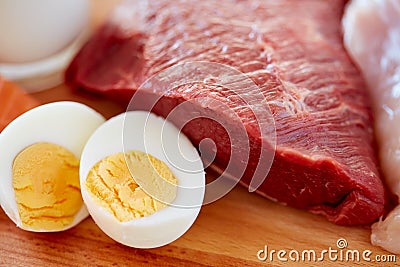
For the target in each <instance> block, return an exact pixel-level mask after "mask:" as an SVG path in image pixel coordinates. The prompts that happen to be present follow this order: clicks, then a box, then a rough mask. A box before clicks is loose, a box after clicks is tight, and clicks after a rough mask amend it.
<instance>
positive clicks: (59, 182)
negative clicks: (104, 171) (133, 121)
mask: <svg viewBox="0 0 400 267" xmlns="http://www.w3.org/2000/svg"><path fill="white" fill-rule="evenodd" d="M104 121H105V119H104V118H103V116H101V115H100V114H99V113H97V112H96V111H94V110H93V109H91V108H89V107H87V106H85V105H83V104H79V103H75V102H55V103H51V104H46V105H42V106H40V107H37V108H34V109H32V110H30V111H28V112H26V113H24V114H23V115H21V116H20V117H18V118H17V119H15V120H14V121H13V122H11V123H10V124H9V125H8V126H7V127H6V128H5V129H4V130H3V131H2V132H1V134H0V184H1V186H0V204H1V206H2V208H3V210H4V211H5V213H6V214H7V215H8V217H10V219H11V220H12V221H13V222H14V223H15V224H16V225H17V226H18V227H20V228H22V229H25V230H29V231H35V232H53V231H61V230H66V229H69V228H71V227H73V226H75V225H76V224H78V223H79V222H80V221H82V220H83V219H84V218H86V217H87V216H88V211H87V209H86V207H85V205H84V204H83V201H80V200H79V198H81V195H80V190H79V160H80V157H81V153H82V150H83V147H84V146H85V144H86V141H87V140H88V138H89V137H90V135H91V134H92V133H93V132H94V131H95V130H96V129H97V128H98V127H99V126H100V125H101V124H102V123H103V122H104ZM74 169H77V174H75V173H74ZM74 175H75V176H76V177H77V181H78V182H77V184H75V182H74V181H70V182H69V183H68V181H65V179H64V178H65V177H67V176H68V177H69V176H71V177H72V178H71V179H72V180H73V179H74V177H73V176H74ZM53 176H54V177H55V176H57V177H59V178H57V177H56V178H54V177H53ZM64 176H65V177H64ZM53 178H54V179H55V180H52V179H53ZM72 194H73V195H74V196H75V197H74V198H73V197H72ZM68 209H70V210H71V209H75V210H76V212H75V211H74V212H73V213H74V214H68V212H69V211H68ZM66 213H67V214H68V216H66V215H65V214H66ZM63 217H70V220H69V221H68V220H67V221H65V220H64V221H61V219H63Z"/></svg>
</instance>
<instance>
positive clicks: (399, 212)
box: [343, 0, 400, 253]
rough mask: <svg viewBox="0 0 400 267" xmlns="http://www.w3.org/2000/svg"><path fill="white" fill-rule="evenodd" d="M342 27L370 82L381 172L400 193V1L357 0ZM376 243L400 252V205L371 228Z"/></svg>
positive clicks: (350, 7) (347, 10) (397, 192)
mask: <svg viewBox="0 0 400 267" xmlns="http://www.w3.org/2000/svg"><path fill="white" fill-rule="evenodd" d="M343 29H344V43H345V46H346V48H347V50H348V51H349V53H350V54H351V56H352V57H353V59H354V61H355V62H356V63H357V65H358V66H359V68H360V69H361V71H362V73H363V75H364V78H365V80H366V81H367V83H368V88H369V93H370V95H371V98H372V105H373V110H374V114H375V129H376V135H377V141H378V143H379V159H380V163H381V167H382V172H383V174H384V177H385V178H386V181H387V184H388V186H389V187H390V189H391V190H392V191H393V193H394V194H396V195H397V196H400V1H398V0H369V1H365V0H353V1H352V2H350V3H349V4H348V6H347V8H346V12H345V15H344V17H343ZM371 242H372V243H373V244H374V245H378V246H381V247H383V248H385V249H387V250H388V251H391V252H393V253H400V206H397V207H396V208H395V209H394V210H393V211H392V212H391V213H390V214H389V215H388V216H386V218H385V219H384V220H383V221H382V220H380V221H379V222H377V223H375V224H374V225H373V226H372V234H371Z"/></svg>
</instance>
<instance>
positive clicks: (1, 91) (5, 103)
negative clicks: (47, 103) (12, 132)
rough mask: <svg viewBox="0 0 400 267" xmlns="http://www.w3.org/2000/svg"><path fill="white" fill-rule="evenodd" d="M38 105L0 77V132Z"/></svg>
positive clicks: (14, 85) (11, 83)
mask: <svg viewBox="0 0 400 267" xmlns="http://www.w3.org/2000/svg"><path fill="white" fill-rule="evenodd" d="M38 105H39V102H38V101H36V100H35V99H34V98H32V97H31V96H29V95H28V94H27V93H25V92H24V91H23V90H22V89H21V88H19V87H18V86H17V85H16V84H15V83H13V82H10V81H6V80H4V79H3V78H2V77H1V76H0V132H1V131H2V130H3V129H4V127H6V126H7V124H9V123H10V122H11V121H12V120H14V119H15V118H17V117H18V116H19V115H21V114H22V113H24V112H25V111H28V110H29V109H31V108H34V107H36V106H38Z"/></svg>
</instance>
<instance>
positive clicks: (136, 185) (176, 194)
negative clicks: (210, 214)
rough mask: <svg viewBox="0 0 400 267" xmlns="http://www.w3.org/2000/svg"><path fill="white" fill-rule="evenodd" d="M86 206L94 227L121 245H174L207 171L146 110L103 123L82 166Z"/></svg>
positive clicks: (192, 215) (176, 134) (196, 204)
mask: <svg viewBox="0 0 400 267" xmlns="http://www.w3.org/2000/svg"><path fill="white" fill-rule="evenodd" d="M80 179H81V180H80V182H81V184H80V187H81V191H82V196H83V199H84V202H85V203H86V205H87V208H88V210H89V213H90V214H91V216H92V218H93V219H94V221H95V222H96V224H97V225H98V226H99V227H100V228H101V229H102V230H103V231H104V232H105V233H106V234H107V235H108V236H110V237H111V238H113V239H114V240H116V241H117V242H119V243H122V244H124V245H127V246H131V247H136V248H154V247H160V246H163V245H166V244H168V243H171V242H173V241H174V240H176V239H177V238H179V237H180V236H182V235H183V234H184V233H185V232H186V231H187V230H188V229H189V228H190V226H191V225H192V224H193V223H194V221H195V219H196V217H197V215H198V214H199V211H200V208H201V206H202V202H203V198H204V192H205V173H204V168H203V164H202V161H201V159H200V156H199V154H198V152H197V150H196V149H195V148H194V146H193V145H192V143H191V142H190V141H189V140H188V139H187V137H185V136H184V135H183V134H182V133H181V132H180V131H179V130H178V129H177V128H176V127H175V126H174V125H172V124H171V123H170V122H168V121H166V120H164V119H163V118H161V117H157V116H156V115H154V114H152V113H148V112H145V111H128V112H126V113H123V114H121V115H118V116H116V117H114V118H111V119H110V120H108V121H107V122H105V123H104V124H102V125H101V126H100V127H99V128H98V129H97V130H96V131H95V132H94V133H93V135H92V136H91V137H90V138H89V140H88V142H87V143H86V146H85V147H84V150H83V153H82V157H81V164H80Z"/></svg>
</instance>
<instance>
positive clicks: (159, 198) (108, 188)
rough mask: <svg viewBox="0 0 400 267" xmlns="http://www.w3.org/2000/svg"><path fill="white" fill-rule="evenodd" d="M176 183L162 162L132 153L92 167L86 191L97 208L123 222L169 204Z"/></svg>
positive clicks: (140, 152)
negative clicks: (99, 206)
mask: <svg viewBox="0 0 400 267" xmlns="http://www.w3.org/2000/svg"><path fill="white" fill-rule="evenodd" d="M177 183H178V180H177V178H176V177H175V176H174V174H173V173H172V171H171V170H170V169H169V168H168V166H167V165H166V164H165V163H164V162H163V161H161V160H159V159H157V158H155V157H153V156H151V155H150V154H147V153H145V152H142V151H137V150H134V151H128V152H125V153H122V152H121V153H117V154H114V155H111V156H108V157H106V158H104V159H103V160H101V161H99V162H98V163H97V164H95V165H94V167H93V168H92V169H91V170H90V171H89V174H88V176H87V179H86V188H87V189H88V191H89V192H90V194H91V195H92V197H93V198H94V199H95V200H96V202H97V203H98V204H99V205H101V206H103V207H104V208H106V209H107V210H108V211H109V212H110V213H111V214H113V215H114V217H115V218H116V219H118V220H119V221H120V222H126V221H130V220H133V219H135V218H141V217H144V216H148V215H151V214H153V213H154V212H156V211H158V210H160V209H162V208H164V207H165V206H166V204H169V203H171V202H172V201H173V200H174V199H175V197H176V192H177V186H176V185H177ZM139 184H140V185H142V186H143V188H142V187H141V186H140V185H139ZM144 189H146V190H144Z"/></svg>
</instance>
